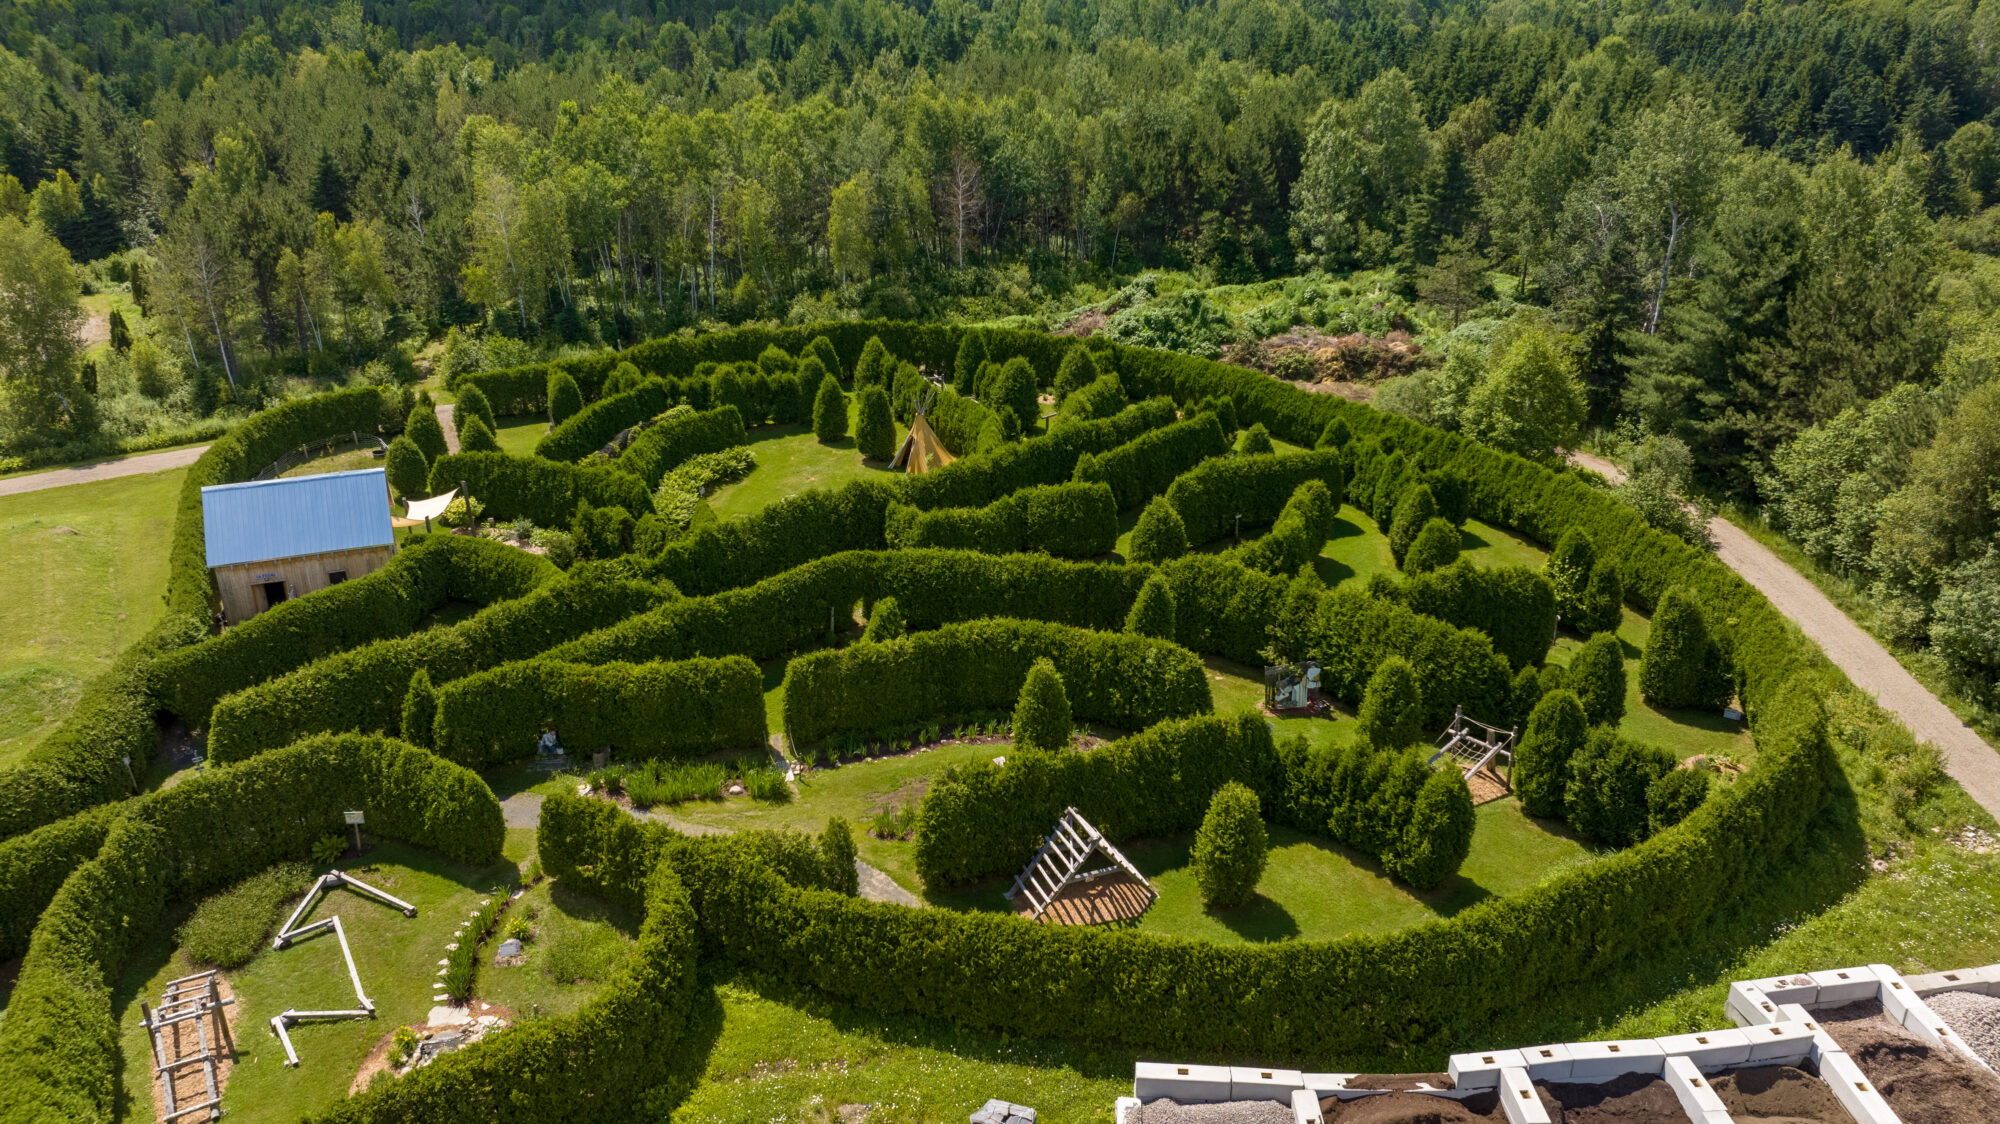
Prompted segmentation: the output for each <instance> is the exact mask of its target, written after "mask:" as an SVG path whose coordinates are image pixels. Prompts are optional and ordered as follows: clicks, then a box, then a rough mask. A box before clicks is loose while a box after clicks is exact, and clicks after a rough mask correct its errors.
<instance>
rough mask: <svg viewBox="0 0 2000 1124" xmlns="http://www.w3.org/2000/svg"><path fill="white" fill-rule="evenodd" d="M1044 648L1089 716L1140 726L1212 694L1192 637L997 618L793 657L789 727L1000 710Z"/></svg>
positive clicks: (805, 730)
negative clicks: (1181, 640)
mask: <svg viewBox="0 0 2000 1124" xmlns="http://www.w3.org/2000/svg"><path fill="white" fill-rule="evenodd" d="M896 600H897V603H898V604H908V602H906V601H904V600H903V598H901V597H898V598H897V599H896ZM1042 657H1047V658H1048V659H1050V660H1053V661H1054V662H1055V665H1056V671H1057V673H1058V674H1060V675H1061V676H1062V680H1063V687H1064V689H1065V690H1066V691H1067V692H1068V693H1069V701H1070V709H1071V712H1072V713H1073V714H1074V715H1075V716H1076V717H1077V718H1079V719H1082V720H1084V721H1094V722H1102V723H1104V724H1106V725H1108V726H1114V727H1117V728H1119V729H1125V730H1137V729H1143V728H1144V727H1147V726H1151V725H1152V724H1154V723H1155V722H1161V721H1164V720H1166V719H1168V718H1181V717H1186V716H1188V715H1191V714H1198V713H1200V712H1202V711H1204V710H1208V709H1210V708H1211V707H1212V705H1213V704H1212V703H1211V701H1210V698H1209V692H1208V678H1207V676H1206V674H1205V673H1204V671H1203V669H1202V666H1201V661H1200V660H1199V659H1197V658H1195V655H1194V653H1192V652H1189V651H1188V650H1187V649H1185V648H1181V647H1179V646H1177V645H1174V644H1169V643H1167V642H1166V641H1164V640H1155V639H1153V638H1152V637H1148V636H1133V635H1130V634H1127V633H1120V632H1094V631H1091V630H1088V629H1081V628H1072V627H1070V626H1068V625H1061V624H1051V623H1049V622H1046V621H1028V620H1006V619H998V618H994V619H987V620H978V621H970V622H967V623H964V624H953V625H946V626H944V627H942V628H939V629H936V630H935V631H930V632H918V633H914V634H912V635H909V636H905V637H903V638H902V639H900V640H892V641H888V642H885V643H877V644H856V645H853V646H851V647H848V648H841V649H837V650H830V651H822V652H813V653H810V654H808V655H804V656H800V657H798V658H797V659H794V660H793V661H792V662H791V663H789V664H787V665H786V667H785V687H784V695H785V726H786V729H787V731H788V732H789V733H790V735H791V737H792V738H793V739H795V740H796V741H798V742H800V743H808V742H816V741H818V740H820V739H821V738H823V737H825V736H826V735H828V734H831V733H834V732H836V731H840V730H869V731H872V730H880V729H894V728H898V727H903V726H908V725H909V724H911V723H912V722H919V721H923V720H926V719H930V718H934V717H954V716H959V715H965V714H971V713H974V712H977V711H984V710H1005V709H1008V708H1010V707H1011V706H1012V705H1013V703H1014V699H1015V697H1016V696H1017V695H1019V694H1020V691H1021V681H1022V680H1023V679H1024V678H1026V677H1027V674H1028V668H1029V666H1030V665H1032V664H1033V663H1034V662H1035V660H1037V659H1039V658H1042Z"/></svg>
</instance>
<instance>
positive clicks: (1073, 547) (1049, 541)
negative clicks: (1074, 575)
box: [883, 483, 1118, 558]
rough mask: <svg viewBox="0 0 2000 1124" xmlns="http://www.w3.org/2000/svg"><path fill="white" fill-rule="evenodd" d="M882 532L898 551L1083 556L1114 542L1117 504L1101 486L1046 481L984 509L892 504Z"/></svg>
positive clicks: (1107, 550)
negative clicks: (1036, 552) (1034, 552)
mask: <svg viewBox="0 0 2000 1124" xmlns="http://www.w3.org/2000/svg"><path fill="white" fill-rule="evenodd" d="M883 531H884V538H886V539H887V540H888V544H889V545H890V546H891V547H895V548H897V549H905V548H914V547H937V548H941V549H945V550H976V551H980V552H982V553H985V554H1012V553H1017V552H1021V551H1031V550H1039V551H1044V552H1046V553H1048V554H1053V555H1055V556H1057V557H1059V558H1088V557H1091V556H1092V555H1097V554H1108V553H1110V552H1111V550H1112V549H1113V548H1114V547H1116V546H1117V545H1118V504H1117V502H1116V501H1115V500H1113V499H1112V497H1111V489H1110V488H1108V487H1106V486H1105V485H1103V484H1078V483H1069V484H1049V485H1042V486H1038V487H1031V488H1023V489H1021V490H1020V491H1018V492H1015V493H1014V494H1013V495H1011V496H1008V497H1006V498H1004V499H999V500H995V501H993V502H992V503H990V504H987V505H986V506H985V507H945V508H935V509H932V510H930V511H924V510H921V509H919V508H915V507H911V506H909V505H908V504H902V503H891V504H890V505H889V510H888V513H887V516H886V518H885V520H884V526H883Z"/></svg>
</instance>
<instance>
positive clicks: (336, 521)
mask: <svg viewBox="0 0 2000 1124" xmlns="http://www.w3.org/2000/svg"><path fill="white" fill-rule="evenodd" d="M201 523H202V530H203V532H204V533H205V534H206V536H207V539H208V565H209V568H210V569H213V568H215V567H217V566H233V565H236V564H237V563H239V562H265V561H269V560H271V559H273V558H291V557H295V556H297V555H305V554H324V553H326V552H327V551H330V550H360V549H362V548H364V547H371V546H386V545H388V544H389V543H392V542H394V541H395V538H396V535H395V530H394V529H393V528H392V527H391V526H390V523H389V487H388V483H387V480H386V477H385V476H384V475H383V471H382V470H381V469H379V468H364V469H359V470H357V471H354V472H327V473H322V474H320V475H318V476H288V477H283V478H280V479H277V480H252V481H250V482H248V483H244V484H217V485H214V486H213V487H208V488H203V489H202V490H201Z"/></svg>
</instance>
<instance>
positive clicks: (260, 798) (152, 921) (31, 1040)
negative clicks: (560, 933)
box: [0, 735, 505, 1122]
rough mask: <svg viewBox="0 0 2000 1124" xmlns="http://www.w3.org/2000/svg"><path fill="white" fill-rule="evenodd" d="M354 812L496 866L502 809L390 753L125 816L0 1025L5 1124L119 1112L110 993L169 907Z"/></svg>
mask: <svg viewBox="0 0 2000 1124" xmlns="http://www.w3.org/2000/svg"><path fill="white" fill-rule="evenodd" d="M357 808H358V809H361V810H363V811H365V812H366V813H367V814H368V828H369V830H370V831H371V832H373V833H374V834H376V835H378V836H382V837H386V838H392V839H402V840H406V841H408V842H410V843H414V844H416V845H418V846H422V847H428V848H431V849H433V850H436V851H438V852H440V853H442V854H443V855H445V856H446V857H448V858H451V859H454V860H456V861H459V862H463V863H469V864H474V865H484V864H488V863H492V862H494V861H496V860H498V859H499V857H500V844H501V840H502V838H503V837H504V835H505V827H504V825H503V823H502V819H501V815H500V804H499V802H498V801H497V800H495V799H494V798H493V793H492V792H491V791H490V790H489V789H487V787H486V785H485V783H484V782H483V781H481V780H480V779H479V778H478V777H477V776H475V775H473V774H472V773H470V772H467V771H466V770H464V769H461V768H459V767H458V766H456V765H452V764H450V763H448V762H446V761H444V760H442V759H440V758H438V757H436V756H433V755H432V754H430V753H427V752H425V751H423V750H420V749H417V748H415V747H414V746H408V745H404V744H403V743H401V742H396V741H390V740H388V739H384V738H367V737H360V736H356V735H347V736H340V737H327V738H318V739H314V740H312V741H307V742H301V743H299V744H298V745H295V746H292V747H290V748H288V749H284V750H280V751H278V752H275V753H270V754H266V755H265V756H263V757H260V758H258V759H257V760H256V761H253V762H249V763H247V764H244V765H239V766H235V767H233V768H228V769H211V770H208V771H205V772H202V773H197V774H195V775H193V776H191V777H189V778H188V779H187V780H185V781H183V782H182V783H181V784H179V785H176V786H175V787H173V788H170V789H167V790H165V791H162V792H157V793H153V794H151V795H148V796H144V797H141V798H139V799H136V800H133V801H131V802H129V803H128V804H127V805H126V811H125V814H124V815H123V816H121V817H120V818H119V819H118V821H117V822H116V823H115V824H113V825H112V827H111V830H110V832H109V833H108V835H107V836H106V838H105V841H104V846H103V848H102V849H101V850H100V851H99V852H98V854H97V857H96V858H94V859H92V860H91V861H89V862H87V863H84V864H83V865H82V866H81V867H79V868H77V870H76V872H75V873H74V874H72V875H70V877H69V879H68V880H67V881H66V882H64V883H63V885H62V888H61V889H60V890H58V891H57V892H56V895H55V898H54V900H53V901H51V902H50V903H49V906H48V909H47V910H46V911H45V912H44V913H43V914H42V919H41V922H40V924H38V925H37V926H36V928H35V934H34V937H33V940H32V941H31V942H30V944H29V946H28V954H27V956H26V958H25V959H24V960H23V961H22V964H21V975H20V979H19V981H18V982H17V983H16V985H15V988H14V994H13V997H12V999H11V1000H10V1001H9V1003H8V1006H7V1017H6V1019H5V1020H4V1021H0V1103H4V1104H5V1105H6V1110H5V1111H6V1113H7V1116H8V1119H18V1120H67V1121H85V1122H90V1121H109V1120H111V1119H112V1116H113V1114H114V1112H115V1111H116V1109H117V1107H118V1100H119V1096H120V1088H119V1071H120V1068H121V1065H122V1063H121V1061H120V1059H119V1056H118V1043H119V1030H118V1026H117V1024H116V1022H115V1020H114V1016H113V1011H112V994H111V990H110V983H111V981H113V980H115V979H117V978H118V977H119V975H120V974H121V972H122V971H123V968H124V965H125V961H126V958H127V957H128V956H129V955H130V954H131V952H132V951H133V950H134V949H135V948H136V947H137V946H138V945H139V943H140V942H142V941H143V940H144V939H145V937H146V935H147V933H148V932H149V931H150V930H151V929H152V928H153V927H154V926H155V925H157V924H158V923H159V920H160V917H161V914H162V912H163V910H164V909H165V906H166V904H167V903H168V902H169V901H172V900H177V899H185V898H191V897H196V896H199V895H201V894H203V893H205V892H207V891H210V890H213V889H216V888H218V887H221V886H225V885H228V884H230V883H232V882H235V881H238V880H240V879H242V878H244V877H246V876H248V875H251V874H254V873H256V872H257V871H259V870H262V869H264V868H265V867H267V866H269V865H271V864H272V863H273V862H277V861H279V860H281V859H297V858H304V857H306V856H308V855H310V854H311V851H312V845H313V843H314V842H315V841H316V840H318V839H319V838H320V837H321V836H324V835H327V834H330V833H336V832H339V831H340V830H341V826H340V824H341V821H340V813H341V812H342V811H344V810H347V809H357Z"/></svg>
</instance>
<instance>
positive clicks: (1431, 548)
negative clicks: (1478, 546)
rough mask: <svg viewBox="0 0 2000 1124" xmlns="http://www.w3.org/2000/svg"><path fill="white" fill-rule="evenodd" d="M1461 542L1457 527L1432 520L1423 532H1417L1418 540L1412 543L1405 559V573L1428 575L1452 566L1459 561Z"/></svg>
mask: <svg viewBox="0 0 2000 1124" xmlns="http://www.w3.org/2000/svg"><path fill="white" fill-rule="evenodd" d="M1461 541H1462V536H1461V534H1460V532H1459V529H1458V528H1457V527H1454V526H1452V525H1451V524H1449V523H1447V522H1445V521H1444V520H1442V519H1437V518H1433V519H1431V521H1430V522H1428V523H1425V524H1424V529H1423V530H1421V531H1419V532H1417V537H1416V540H1415V541H1414V542H1412V543H1410V552H1409V553H1408V554H1406V555H1404V557H1403V572H1404V573H1406V574H1428V573H1430V572H1431V571H1432V570H1439V569H1443V568H1444V567H1446V566H1449V565H1451V564H1452V563H1453V562H1456V561H1458V547H1459V543H1460V542H1461Z"/></svg>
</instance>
